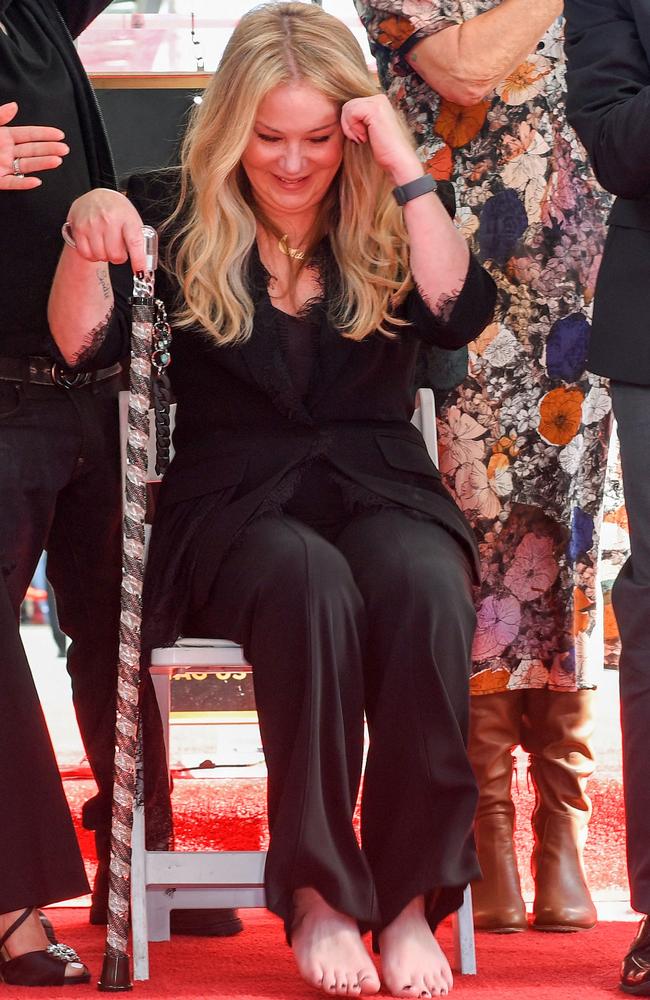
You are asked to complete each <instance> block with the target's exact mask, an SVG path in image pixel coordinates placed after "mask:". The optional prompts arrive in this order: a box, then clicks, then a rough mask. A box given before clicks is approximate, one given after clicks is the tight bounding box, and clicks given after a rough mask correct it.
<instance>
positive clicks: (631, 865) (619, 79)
mask: <svg viewBox="0 0 650 1000" xmlns="http://www.w3.org/2000/svg"><path fill="white" fill-rule="evenodd" d="M565 12H566V16H567V36H566V37H567V53H568V65H569V75H568V89H569V96H568V112H569V119H570V121H571V123H572V124H573V126H574V127H575V129H576V131H577V132H578V134H579V136H580V138H581V139H582V141H583V142H584V144H585V146H586V148H587V151H588V152H589V155H590V157H591V160H592V163H593V166H594V170H595V172H596V176H597V177H598V180H599V181H600V183H601V184H602V185H603V187H604V188H606V189H607V190H608V191H611V192H612V193H613V194H615V195H617V196H618V197H617V200H616V201H615V203H614V206H613V208H612V212H611V214H610V217H609V233H608V236H607V242H606V244H605V252H604V257H603V262H602V266H601V269H600V275H599V278H598V284H597V288H596V299H595V308H594V322H593V332H592V340H591V349H590V355H589V364H590V368H591V371H593V372H596V373H597V374H599V375H605V376H608V377H609V378H610V379H611V391H612V402H613V407H614V415H615V417H616V421H617V424H618V434H619V438H620V442H621V460H622V466H623V484H624V488H625V503H626V508H627V514H628V518H629V523H630V547H631V554H630V558H629V559H628V561H627V562H626V563H625V565H624V567H623V569H622V570H621V572H620V574H619V576H618V579H617V580H616V583H615V585H614V590H613V594H612V600H613V604H614V611H615V613H616V619H617V622H618V626H619V629H620V633H621V641H622V648H621V659H620V686H621V723H622V728H623V779H624V792H625V810H626V824H627V859H628V874H629V879H630V889H631V902H632V906H633V907H634V909H635V910H637V911H638V912H639V913H642V914H645V916H644V917H643V919H642V921H641V924H640V927H639V931H638V933H637V936H636V938H635V940H634V941H633V942H632V946H631V948H630V951H629V952H628V954H627V955H626V957H625V959H624V961H623V966H622V970H621V989H622V990H623V991H624V992H626V993H631V994H633V995H636V996H650V917H649V916H648V914H650V755H649V754H648V735H647V734H648V724H649V722H650V460H649V459H650V334H649V322H650V321H649V315H650V6H649V5H648V4H647V3H645V2H642V0H566V2H565Z"/></svg>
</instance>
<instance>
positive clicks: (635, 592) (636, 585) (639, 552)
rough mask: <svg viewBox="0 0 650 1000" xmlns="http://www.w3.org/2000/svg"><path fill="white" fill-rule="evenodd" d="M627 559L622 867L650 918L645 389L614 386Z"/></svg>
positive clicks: (649, 487)
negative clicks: (624, 842) (627, 536)
mask: <svg viewBox="0 0 650 1000" xmlns="http://www.w3.org/2000/svg"><path fill="white" fill-rule="evenodd" d="M612 399H613V403H614V416H615V417H616V420H617V423H618V435H619V439H620V442H621V461H622V465H623V485H624V488H625V504H626V507H627V514H628V518H629V525H630V544H631V555H630V558H629V559H628V560H627V562H626V563H625V565H624V567H623V569H622V570H621V572H620V573H619V575H618V578H617V580H616V583H615V584H614V590H613V594H612V601H613V604H614V611H615V612H616V620H617V622H618V626H619V630H620V633H621V641H622V650H621V660H620V685H621V723H622V727H623V779H624V794H625V810H626V823H627V862H628V874H629V878H630V888H631V901H632V906H633V907H634V909H635V910H638V911H639V912H640V913H650V756H649V755H648V725H649V723H650V629H649V628H648V622H650V387H648V386H633V385H626V384H623V383H617V382H615V383H612Z"/></svg>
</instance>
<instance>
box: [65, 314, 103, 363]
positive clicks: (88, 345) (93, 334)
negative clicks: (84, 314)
mask: <svg viewBox="0 0 650 1000" xmlns="http://www.w3.org/2000/svg"><path fill="white" fill-rule="evenodd" d="M113 311H114V307H113V306H111V308H110V309H109V310H108V312H107V314H106V316H105V317H104V319H103V320H102V321H101V323H98V325H97V326H96V327H95V328H94V329H93V330H91V331H90V332H89V333H87V334H86V336H85V337H84V339H83V343H82V344H81V346H80V348H79V350H78V351H77V352H76V353H75V354H73V355H72V358H71V360H70V364H71V365H72V367H73V368H76V367H78V366H79V365H83V364H86V363H87V362H88V361H90V360H91V358H94V356H95V355H96V354H97V351H98V350H99V348H100V347H101V346H102V344H103V343H104V341H105V340H106V334H107V333H108V325H109V323H110V321H111V317H112V315H113Z"/></svg>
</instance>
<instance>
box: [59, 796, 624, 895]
mask: <svg viewBox="0 0 650 1000" xmlns="http://www.w3.org/2000/svg"><path fill="white" fill-rule="evenodd" d="M521 786H523V787H521ZM65 788H66V792H67V793H68V799H69V801H70V806H71V808H72V811H73V815H74V817H75V821H76V822H77V825H78V823H79V813H80V810H81V805H82V803H83V802H84V800H85V799H86V798H88V797H89V796H90V795H92V794H93V789H94V784H93V783H92V782H90V781H66V782H65ZM513 794H514V798H515V802H516V805H517V817H518V827H517V832H516V838H515V839H516V844H517V854H518V857H519V870H520V872H521V878H522V886H523V890H524V893H525V894H530V893H532V891H533V884H532V879H531V876H530V867H529V866H530V853H531V848H532V835H531V829H530V813H531V810H532V807H533V794H532V792H531V791H530V790H529V789H528V788H526V784H525V780H524V781H520V788H519V790H518V791H515V792H514V793H513ZM589 794H590V795H591V799H592V802H593V807H594V812H593V817H592V821H591V825H590V833H589V839H588V841H587V846H586V849H585V864H586V868H587V875H588V879H589V884H590V886H591V888H592V890H593V891H594V892H596V893H598V892H599V891H601V892H602V891H603V890H607V895H608V897H609V898H625V897H626V896H627V894H628V887H627V877H626V871H625V834H624V825H623V802H622V793H621V785H620V782H619V781H616V780H615V779H593V780H592V781H590V782H589ZM264 796H265V782H264V781H263V780H261V779H260V780H253V779H236V780H227V779H226V780H224V779H218V780H215V779H209V778H208V779H178V780H177V781H176V784H175V788H174V817H175V824H176V838H177V847H178V849H180V850H239V851H254V850H259V849H264V848H265V847H266V846H267V837H268V832H267V826H266V816H265V798H264ZM79 837H80V841H81V845H82V851H83V853H84V857H85V858H86V859H87V861H88V869H89V872H90V871H92V870H93V867H94V847H93V843H92V839H91V836H90V834H88V832H87V831H85V830H81V829H79Z"/></svg>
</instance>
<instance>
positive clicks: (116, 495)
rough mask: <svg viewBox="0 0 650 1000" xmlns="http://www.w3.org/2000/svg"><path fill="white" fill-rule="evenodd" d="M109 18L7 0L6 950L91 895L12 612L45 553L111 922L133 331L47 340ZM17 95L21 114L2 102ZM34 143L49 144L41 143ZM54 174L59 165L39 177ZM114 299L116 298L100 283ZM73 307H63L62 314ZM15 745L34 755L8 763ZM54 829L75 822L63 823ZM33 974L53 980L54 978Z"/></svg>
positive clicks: (166, 823) (1, 306)
mask: <svg viewBox="0 0 650 1000" xmlns="http://www.w3.org/2000/svg"><path fill="white" fill-rule="evenodd" d="M107 6H108V0H84V2H80V0H57V2H54V0H0V103H2V102H8V103H7V104H6V105H3V106H2V107H0V175H1V176H0V222H1V224H0V259H2V262H3V265H2V269H1V271H0V570H1V576H0V579H1V580H2V587H3V594H2V601H3V602H4V604H3V607H2V623H1V624H2V633H1V634H2V640H3V641H2V648H3V652H4V650H5V648H6V649H7V650H8V651H11V653H9V652H8V662H9V663H10V667H11V672H12V676H13V677H14V678H15V680H14V682H13V683H9V682H8V683H7V685H6V686H3V694H2V698H1V699H0V733H1V734H2V740H3V744H2V747H3V749H2V754H0V759H1V760H2V766H1V768H0V770H1V771H2V774H1V775H0V787H1V788H2V790H3V792H4V794H3V795H2V803H3V810H4V811H5V815H9V814H11V815H12V816H14V818H15V822H16V824H17V825H16V826H14V825H13V823H9V822H6V821H5V820H4V819H3V822H2V824H0V836H1V837H2V838H4V836H5V834H6V835H7V837H9V842H8V843H6V842H5V841H4V839H2V840H0V856H1V857H2V858H3V861H4V862H6V863H7V864H9V865H10V866H11V870H10V872H8V873H6V874H5V872H4V869H3V870H2V871H0V938H1V937H2V935H3V933H4V932H6V931H7V930H9V928H10V925H11V923H12V922H13V921H12V920H11V919H10V918H9V916H8V914H11V913H13V912H14V911H18V910H20V911H21V913H22V910H23V909H24V908H29V907H31V906H39V905H45V904H47V903H49V902H53V901H56V900H60V899H66V898H70V897H72V896H76V895H80V894H83V893H84V892H86V890H87V886H86V881H85V876H84V875H83V869H82V868H81V867H80V862H79V857H78V851H77V850H76V848H75V849H74V850H73V849H72V848H71V846H70V845H69V838H68V841H66V840H65V836H64V834H63V833H62V834H61V837H60V843H59V842H58V841H57V837H55V836H54V833H53V829H54V828H53V822H52V821H51V819H50V811H51V810H50V806H51V803H52V802H56V801H58V797H60V788H59V785H58V783H57V782H56V781H54V780H53V778H52V773H51V771H52V769H51V766H50V765H51V759H50V758H51V748H50V747H49V741H48V740H47V734H46V732H44V731H43V719H42V715H41V713H40V708H39V707H37V702H36V703H35V705H36V707H35V705H34V697H35V696H34V692H33V687H32V685H31V680H30V679H29V675H28V667H27V663H26V660H25V658H24V654H23V652H22V647H21V645H20V637H19V633H18V620H19V609H20V604H21V602H22V599H23V596H24V594H25V591H26V589H27V587H28V585H29V582H30V580H31V578H32V575H33V573H34V569H35V567H36V564H37V562H38V559H39V556H40V554H41V552H42V551H43V549H47V553H48V564H47V572H48V576H49V579H50V581H51V583H52V585H53V588H54V591H55V594H56V600H57V605H58V610H59V616H60V621H61V626H62V628H63V630H64V631H65V632H66V634H67V635H69V636H70V638H71V639H72V645H71V647H70V650H69V654H68V670H69V672H70V676H71V680H72V691H73V698H74V704H75V709H76V713H77V718H78V721H79V728H80V730H81V735H82V738H83V741H84V746H85V749H86V753H87V756H88V760H89V762H90V765H91V768H92V771H93V774H94V776H95V779H96V781H97V785H98V794H97V796H96V797H95V798H93V799H91V800H90V801H89V802H88V803H86V804H85V806H84V811H83V821H84V824H85V825H86V826H87V827H88V828H90V829H94V830H95V832H96V842H97V847H98V855H99V861H100V867H99V872H98V879H97V881H96V885H95V891H94V894H93V907H92V908H91V920H93V922H98V923H99V922H103V921H105V911H106V897H107V863H108V846H109V830H110V815H111V801H112V784H113V754H114V717H115V688H116V670H117V659H118V622H119V589H120V577H121V554H120V520H121V488H120V472H119V442H118V422H117V404H116V395H117V392H118V390H119V387H120V371H121V367H120V359H121V358H123V357H125V355H127V354H128V344H129V324H128V317H127V316H126V313H125V312H124V311H121V312H116V314H115V318H114V320H113V321H112V323H111V324H110V328H109V329H107V331H106V337H105V340H104V343H103V345H102V347H101V349H100V350H98V351H96V352H94V353H93V356H92V358H90V357H85V358H84V356H83V352H82V353H81V354H80V355H79V357H77V358H76V359H75V362H76V363H75V370H74V372H73V373H71V371H70V368H69V366H68V365H66V364H65V362H64V361H63V358H62V357H61V355H60V354H59V352H58V350H57V348H56V345H55V344H54V341H53V340H52V338H51V335H50V330H49V325H48V321H47V299H48V295H49V291H50V286H51V283H52V279H53V276H54V272H55V269H56V265H57V261H58V258H59V255H60V253H61V247H62V239H61V226H62V224H63V223H64V222H65V220H66V217H67V212H68V209H69V207H70V204H71V203H72V202H73V201H74V200H75V198H78V197H79V196H80V195H82V194H83V193H85V192H87V191H89V190H91V189H93V188H104V189H113V188H114V187H115V181H114V177H113V166H112V160H111V156H110V151H109V148H108V143H107V140H106V136H105V133H104V129H103V126H102V122H101V119H100V115H99V111H98V108H97V104H96V101H95V98H94V95H93V92H92V88H91V86H90V83H89V81H88V79H87V77H86V74H85V72H84V70H83V67H82V65H81V63H80V61H79V59H78V57H77V53H76V51H75V47H74V43H73V37H75V36H77V35H78V34H79V33H80V32H81V31H82V30H83V29H84V28H85V27H86V26H87V25H88V24H89V23H90V22H91V21H92V20H93V18H94V17H95V16H96V15H97V14H99V13H100V12H101V11H102V10H103V9H104V8H105V7H107ZM14 101H15V102H17V103H18V108H17V109H16V106H15V105H14V104H10V103H9V102H14ZM42 122H48V123H56V125H57V126H58V128H56V129H54V128H53V129H49V130H48V129H45V130H43V129H40V130H37V132H36V134H35V135H34V134H32V133H33V131H34V129H33V127H34V123H42ZM2 126H4V127H2ZM30 129H31V131H30ZM64 135H65V143H63V142H61V140H62V138H63V136H64ZM34 139H36V140H39V141H40V142H41V143H43V142H45V143H46V146H45V147H43V146H39V147H37V148H34V147H33V146H32V145H30V143H32V142H33V140H34ZM47 143H49V144H50V145H47ZM35 156H36V157H38V156H46V157H49V159H45V160H39V159H37V160H35V159H34V157H35ZM61 161H62V162H61ZM48 167H49V168H56V169H49V172H48V173H47V174H44V176H43V177H42V178H39V177H37V176H35V174H34V171H37V172H38V171H40V170H43V169H46V168H48ZM23 174H24V175H25V176H21V175H23ZM105 293H106V295H107V296H108V295H109V294H112V293H110V291H109V288H108V285H106V287H105ZM127 294H128V290H127ZM123 304H124V305H126V303H125V302H124V303H123ZM75 305H76V304H75V303H74V302H73V300H69V301H68V303H67V305H66V309H67V311H68V313H69V314H70V315H72V313H73V311H74V308H75ZM5 667H7V664H5ZM26 671H27V675H26V676H24V675H25V672H26ZM145 715H146V720H147V730H148V732H149V738H148V741H147V742H148V745H149V746H150V747H151V748H152V755H151V756H152V758H153V759H155V760H161V761H162V760H163V759H164V758H163V757H162V754H161V743H160V739H161V735H162V734H161V729H160V720H159V718H158V715H157V709H156V707H155V703H154V701H153V699H147V700H146V704H145ZM18 719H20V726H18V725H17V722H16V720H18ZM12 734H13V735H12ZM11 739H16V740H24V741H26V743H27V745H28V746H29V747H31V748H33V749H31V750H30V751H29V753H23V752H12V749H11ZM5 741H6V742H5ZM38 747H41V749H42V754H41V756H39V755H38V752H37V748H38ZM48 755H50V756H48ZM147 771H148V785H149V789H148V800H149V801H153V800H154V799H155V801H156V804H157V807H156V809H155V810H154V812H153V814H152V822H149V823H148V824H147V825H148V828H149V827H151V833H150V846H151V847H166V846H167V844H168V843H169V840H170V836H171V809H170V802H169V790H168V786H167V774H166V769H165V768H164V767H162V766H161V767H156V766H155V765H154V766H152V767H149V768H148V769H147ZM52 809H54V806H52ZM35 818H38V820H39V822H38V824H37V825H36V826H35V827H33V826H32V822H33V821H34V820H35ZM61 822H62V823H63V825H64V827H65V823H66V822H67V823H69V819H68V820H67V821H64V820H61ZM43 824H47V828H43ZM66 829H67V827H66ZM18 830H21V831H22V833H21V835H18ZM65 843H68V848H65ZM71 851H72V854H70V852H71ZM64 854H67V855H70V856H69V857H64ZM71 873H74V877H72V875H71ZM197 912H198V911H197ZM16 916H18V914H16ZM212 916H213V918H214V911H213V912H212ZM223 917H224V914H223V912H219V911H217V917H216V926H211V924H210V917H208V918H207V923H206V917H205V915H204V913H200V914H199V918H198V923H199V929H201V930H203V931H205V930H207V931H208V932H213V931H214V930H215V929H216V930H217V931H224V930H225V931H226V932H233V931H236V930H237V929H239V925H238V922H236V921H235V919H234V917H233V914H232V911H227V912H226V914H225V924H224V922H223ZM181 919H182V918H181ZM176 929H178V928H176ZM39 941H40V943H42V937H41V936H40V931H39V927H38V921H37V919H36V915H32V916H29V917H27V918H26V919H25V921H24V922H23V924H22V925H21V927H19V928H16V930H15V931H14V932H13V933H12V935H11V937H10V939H9V940H7V942H6V944H5V951H6V954H5V955H4V958H6V957H7V956H9V957H15V956H16V955H19V954H22V952H24V951H25V947H29V946H30V945H33V946H34V947H37V946H38V945H39ZM37 961H40V960H37ZM55 964H56V963H55ZM60 964H61V963H59V965H60ZM40 971H41V973H42V974H43V975H44V976H47V975H48V974H49V973H48V968H47V967H45V966H44V967H43V968H42V969H41V970H40ZM23 972H24V969H23V968H22V967H21V968H17V967H16V966H13V967H12V970H7V969H6V968H5V969H3V970H2V975H4V976H5V978H7V977H8V976H14V977H17V979H20V978H21V977H23ZM23 978H24V977H23ZM16 981H17V980H16Z"/></svg>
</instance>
